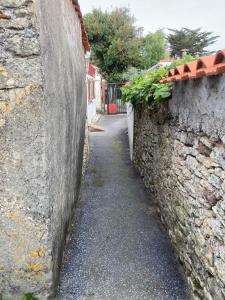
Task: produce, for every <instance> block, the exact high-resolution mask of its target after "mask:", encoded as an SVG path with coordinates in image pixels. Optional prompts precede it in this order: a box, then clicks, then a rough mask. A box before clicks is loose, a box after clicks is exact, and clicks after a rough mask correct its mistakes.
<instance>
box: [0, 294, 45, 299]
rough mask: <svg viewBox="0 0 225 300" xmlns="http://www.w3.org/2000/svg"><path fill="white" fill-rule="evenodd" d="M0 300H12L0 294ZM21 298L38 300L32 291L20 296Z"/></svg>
mask: <svg viewBox="0 0 225 300" xmlns="http://www.w3.org/2000/svg"><path fill="white" fill-rule="evenodd" d="M0 300H13V299H12V298H2V297H1V295H0ZM21 300H40V299H39V298H37V297H35V296H34V294H32V293H27V294H25V295H24V296H22V297H21Z"/></svg>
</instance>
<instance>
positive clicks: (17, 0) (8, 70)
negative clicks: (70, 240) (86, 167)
mask: <svg viewBox="0 0 225 300" xmlns="http://www.w3.org/2000/svg"><path fill="white" fill-rule="evenodd" d="M0 10H2V11H3V12H4V13H5V14H7V15H9V16H11V19H10V20H0V41H1V43H0V51H1V56H0V130H1V134H0V148H1V156H0V170H1V172H0V178H1V192H0V196H1V201H0V212H1V217H0V295H2V296H4V297H6V296H12V297H13V299H16V298H17V297H19V295H22V294H24V293H28V292H32V293H34V294H35V295H38V296H40V298H41V299H47V297H49V296H50V295H53V293H54V288H55V285H56V283H57V276H58V270H59V267H60V262H61V257H62V252H63V246H64V241H65V235H66V229H67V226H68V224H69V221H70V216H71V212H72V209H73V207H74V205H75V202H76V199H77V197H78V193H79V185H80V178H81V170H82V152H83V139H84V127H85V110H86V86H85V62H84V50H83V47H82V42H81V32H80V22H79V19H78V16H77V14H76V13H75V11H74V8H73V6H72V3H71V1H60V0H54V1H48V0H37V1H31V0H4V1H3V0H0Z"/></svg>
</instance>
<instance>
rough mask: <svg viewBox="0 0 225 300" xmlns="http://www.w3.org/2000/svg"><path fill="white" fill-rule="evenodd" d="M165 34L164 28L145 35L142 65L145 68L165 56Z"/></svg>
mask: <svg viewBox="0 0 225 300" xmlns="http://www.w3.org/2000/svg"><path fill="white" fill-rule="evenodd" d="M165 44H166V39H165V34H164V32H163V31H162V30H157V31H156V32H154V33H149V34H147V35H146V36H145V37H144V42H143V49H142V66H143V68H144V69H148V68H149V67H152V66H154V65H155V64H157V63H158V62H159V60H160V59H163V58H165V56H166V54H165V48H166V47H165Z"/></svg>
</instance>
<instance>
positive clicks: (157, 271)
mask: <svg viewBox="0 0 225 300" xmlns="http://www.w3.org/2000/svg"><path fill="white" fill-rule="evenodd" d="M100 125H101V126H103V127H104V128H105V132H99V133H91V144H90V161H89V167H88V171H87V174H86V177H85V181H84V184H83V188H82V199H81V201H80V203H79V205H78V209H77V211H76V216H75V221H74V230H73V232H72V234H71V238H70V241H69V243H68V246H67V250H66V254H65V261H64V266H63V269H62V272H61V284H60V289H59V295H58V298H57V299H60V300H61V299H63V300H70V299H74V300H75V299H76V300H86V299H87V300H92V299H98V300H167V299H170V300H173V299H177V300H184V299H185V300H186V299H188V297H187V294H186V291H185V284H184V282H183V279H182V274H181V271H180V270H179V269H178V263H177V261H176V259H175V257H174V254H173V252H172V250H171V246H170V244H169V241H168V238H167V235H166V233H165V231H164V229H163V227H162V225H161V223H160V221H159V219H158V217H157V214H156V212H155V209H154V205H153V201H152V200H151V199H150V197H149V195H148V193H147V192H146V190H145V187H144V185H143V183H142V180H141V178H140V177H139V176H138V174H137V173H136V171H135V169H134V167H133V165H132V163H131V162H130V160H129V153H128V144H127V135H126V133H125V132H126V127H127V126H126V117H125V116H119V115H118V116H104V117H102V118H101V120H100Z"/></svg>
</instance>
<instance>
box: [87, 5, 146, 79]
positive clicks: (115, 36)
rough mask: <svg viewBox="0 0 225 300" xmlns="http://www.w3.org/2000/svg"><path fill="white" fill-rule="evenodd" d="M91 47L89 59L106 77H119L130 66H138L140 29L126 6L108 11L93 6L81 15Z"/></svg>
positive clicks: (139, 58) (139, 60)
mask: <svg viewBox="0 0 225 300" xmlns="http://www.w3.org/2000/svg"><path fill="white" fill-rule="evenodd" d="M84 21H85V25H86V28H87V32H88V37H89V40H90V44H91V47H92V62H93V63H94V64H96V65H97V66H98V67H99V69H100V72H101V73H102V74H103V75H104V76H105V78H106V79H107V80H108V81H121V80H122V74H123V73H124V72H125V71H126V70H127V69H128V68H129V67H132V66H133V67H138V66H139V65H140V63H141V57H140V40H141V39H140V29H139V28H136V27H135V25H134V21H135V19H134V18H133V17H132V16H131V15H130V12H129V10H128V9H127V8H116V9H114V10H113V11H111V12H107V11H105V12H103V11H102V10H101V9H94V10H93V11H92V13H89V14H87V15H85V16H84Z"/></svg>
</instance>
